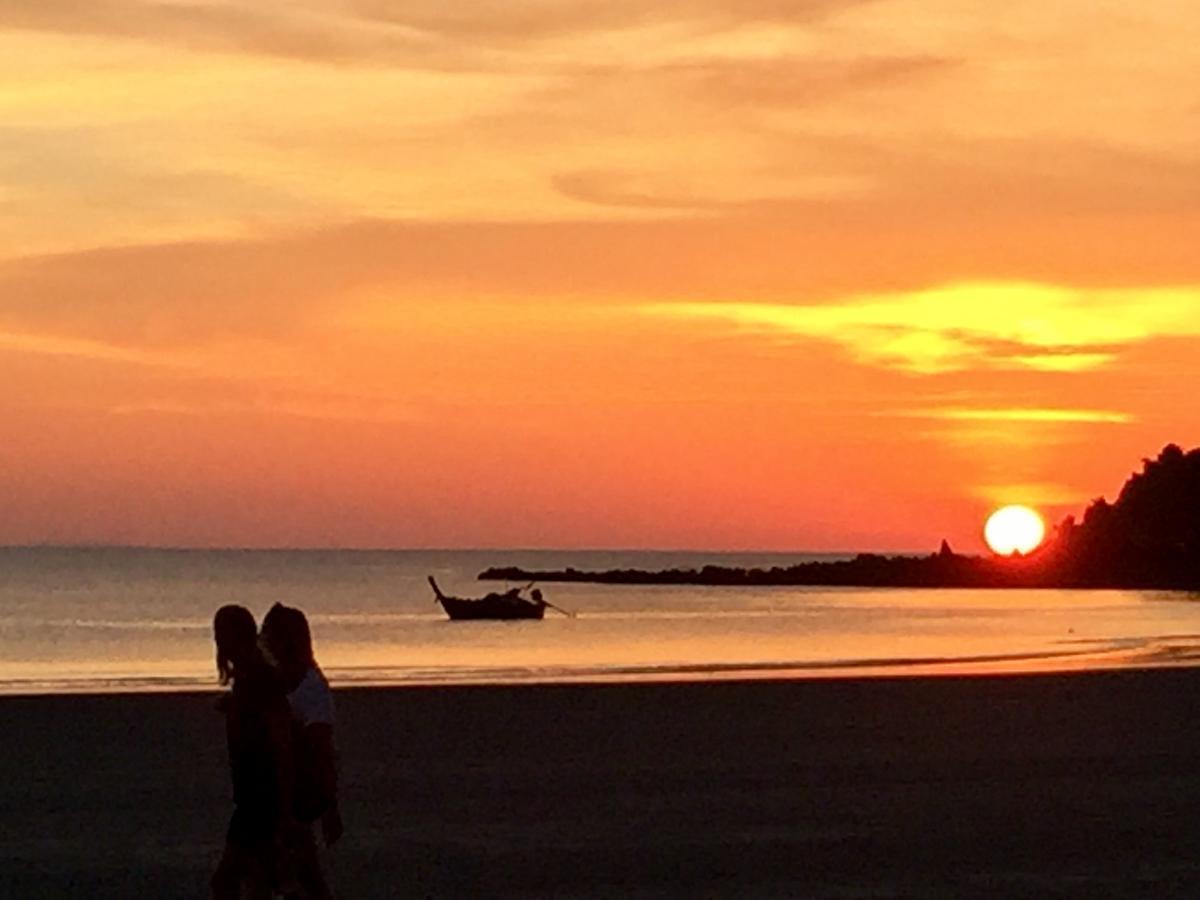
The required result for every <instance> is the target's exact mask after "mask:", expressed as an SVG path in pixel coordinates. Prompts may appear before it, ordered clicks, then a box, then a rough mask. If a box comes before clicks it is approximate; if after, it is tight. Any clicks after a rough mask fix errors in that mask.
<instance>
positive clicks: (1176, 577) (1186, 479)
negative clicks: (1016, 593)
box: [1048, 444, 1200, 587]
mask: <svg viewBox="0 0 1200 900" xmlns="http://www.w3.org/2000/svg"><path fill="white" fill-rule="evenodd" d="M1048 553H1049V554H1050V555H1052V556H1053V558H1054V560H1055V566H1054V568H1057V569H1059V570H1060V571H1059V572H1058V574H1059V576H1060V577H1061V578H1063V579H1066V580H1069V581H1073V582H1077V583H1082V584H1094V585H1101V584H1103V585H1113V586H1126V585H1128V586H1134V585H1136V586H1147V587H1149V586H1158V585H1161V586H1164V587H1175V586H1189V587H1197V586H1200V448H1198V449H1195V450H1191V451H1190V452H1186V453H1185V452H1184V451H1183V450H1182V449H1181V448H1180V447H1179V446H1178V445H1177V444H1168V445H1167V446H1166V447H1164V448H1163V449H1162V452H1161V453H1159V455H1158V458H1157V459H1145V460H1143V461H1142V471H1141V472H1137V473H1134V474H1133V475H1132V476H1131V477H1130V478H1129V480H1128V481H1126V482H1125V486H1124V487H1123V488H1122V489H1121V492H1120V494H1118V496H1117V499H1116V501H1115V502H1114V503H1109V502H1108V501H1107V500H1105V499H1104V498H1100V499H1097V500H1095V501H1093V502H1092V504H1091V505H1090V506H1089V507H1088V508H1087V510H1085V511H1084V514H1083V521H1082V522H1080V523H1076V522H1075V520H1074V518H1073V517H1070V518H1067V519H1066V520H1065V521H1064V522H1063V523H1062V524H1061V525H1060V526H1059V528H1058V534H1057V537H1056V540H1055V541H1054V542H1052V544H1051V546H1050V547H1048Z"/></svg>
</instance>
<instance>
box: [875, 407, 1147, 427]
mask: <svg viewBox="0 0 1200 900" xmlns="http://www.w3.org/2000/svg"><path fill="white" fill-rule="evenodd" d="M881 415H885V416H888V417H893V416H894V417H899V418H909V419H944V420H948V421H951V422H1034V423H1038V422H1042V423H1081V424H1101V425H1127V424H1129V423H1131V422H1134V421H1136V420H1137V417H1136V416H1134V415H1132V414H1131V413H1126V412H1118V411H1116V410H1107V409H1055V408H1039V407H1012V408H1008V409H982V408H971V407H946V408H929V409H910V410H899V411H895V412H888V413H884V414H881Z"/></svg>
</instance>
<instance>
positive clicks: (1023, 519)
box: [983, 506, 1046, 556]
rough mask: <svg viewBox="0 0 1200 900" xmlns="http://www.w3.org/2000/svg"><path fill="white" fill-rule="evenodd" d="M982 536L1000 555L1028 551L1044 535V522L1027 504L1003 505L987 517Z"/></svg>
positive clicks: (1037, 543) (1034, 546)
mask: <svg viewBox="0 0 1200 900" xmlns="http://www.w3.org/2000/svg"><path fill="white" fill-rule="evenodd" d="M983 536H984V538H985V539H986V540H987V544H988V546H989V547H991V548H992V550H993V551H994V552H996V553H998V554H1000V555H1001V556H1010V555H1011V554H1013V553H1028V552H1029V551H1031V550H1033V549H1035V548H1036V547H1037V546H1038V545H1039V544H1041V542H1042V539H1043V538H1044V537H1045V536H1046V523H1045V522H1043V521H1042V517H1041V516H1040V515H1038V514H1037V513H1036V512H1035V511H1034V510H1032V509H1030V508H1029V507H1028V506H1005V507H1004V508H1002V509H998V510H996V511H995V512H994V513H992V514H991V516H989V517H988V520H987V524H986V525H985V526H984V528H983Z"/></svg>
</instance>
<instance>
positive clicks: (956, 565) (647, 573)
mask: <svg viewBox="0 0 1200 900" xmlns="http://www.w3.org/2000/svg"><path fill="white" fill-rule="evenodd" d="M1173 563H1174V561H1173V560H1171V561H1167V563H1166V564H1164V565H1162V566H1155V565H1153V564H1150V565H1137V566H1129V567H1127V568H1124V569H1120V570H1116V571H1114V570H1113V569H1111V568H1109V569H1106V570H1089V569H1086V568H1081V567H1079V566H1075V565H1067V564H1063V562H1062V561H1061V560H1058V559H1053V558H1050V559H1048V558H1046V557H1044V556H1041V555H1034V556H1029V557H1022V556H1019V555H1014V556H1012V557H1000V556H995V557H982V556H962V555H959V554H956V553H953V552H951V551H950V550H949V548H947V547H943V549H942V551H941V552H939V553H935V554H932V555H928V556H882V555H877V554H870V553H860V554H859V555H858V556H855V557H854V558H853V559H847V560H837V561H814V562H806V563H799V564H797V565H794V566H786V567H781V566H776V567H773V568H770V569H761V568H750V569H747V568H734V567H730V566H720V565H706V566H703V567H702V568H699V569H659V570H646V569H608V570H605V571H582V570H579V569H574V568H566V569H526V568H522V567H519V566H504V567H491V568H488V569H485V570H484V571H482V572H480V573H479V576H478V577H479V580H481V581H541V582H574V583H584V584H625V585H697V586H707V587H860V588H862V587H879V588H960V589H961V588H979V589H1009V588H1048V589H1075V590H1085V589H1090V590H1178V591H1198V590H1200V573H1198V572H1197V571H1196V570H1195V567H1194V566H1183V567H1181V566H1179V565H1176V564H1173Z"/></svg>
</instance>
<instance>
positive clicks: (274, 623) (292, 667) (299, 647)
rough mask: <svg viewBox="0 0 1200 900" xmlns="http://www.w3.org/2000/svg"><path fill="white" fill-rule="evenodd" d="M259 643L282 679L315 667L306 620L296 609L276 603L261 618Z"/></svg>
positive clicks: (295, 675) (310, 636)
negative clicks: (279, 672) (283, 675)
mask: <svg viewBox="0 0 1200 900" xmlns="http://www.w3.org/2000/svg"><path fill="white" fill-rule="evenodd" d="M262 637H263V642H264V643H265V644H266V645H267V651H268V652H269V653H270V654H271V656H272V657H274V659H275V661H276V662H277V663H278V664H279V668H280V669H281V670H282V671H283V672H284V673H285V675H286V676H288V677H292V678H296V677H299V676H301V675H303V674H304V672H305V671H307V670H308V669H310V668H312V667H314V666H316V664H317V661H316V658H315V657H314V656H313V645H312V632H311V631H310V630H309V627H308V618H307V617H306V616H305V615H304V613H303V612H301V611H300V610H298V609H296V608H294V607H291V606H284V605H283V604H282V603H276V604H275V605H274V606H272V607H271V608H270V609H269V610H268V611H267V614H266V616H265V617H264V618H263V627H262Z"/></svg>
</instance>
